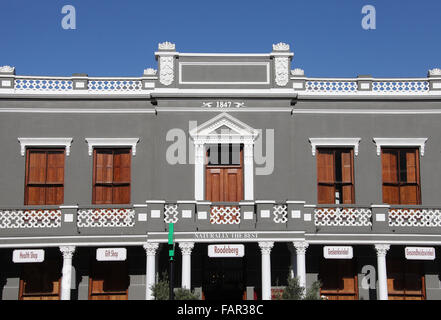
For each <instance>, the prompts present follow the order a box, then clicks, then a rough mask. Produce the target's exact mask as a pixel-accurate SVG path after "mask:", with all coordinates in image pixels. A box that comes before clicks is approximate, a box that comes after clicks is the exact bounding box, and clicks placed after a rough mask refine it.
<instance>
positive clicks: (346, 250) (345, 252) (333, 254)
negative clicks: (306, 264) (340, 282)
mask: <svg viewBox="0 0 441 320" xmlns="http://www.w3.org/2000/svg"><path fill="white" fill-rule="evenodd" d="M323 256H324V257H325V259H352V257H353V256H354V253H353V250H352V247H327V246H325V247H323Z"/></svg>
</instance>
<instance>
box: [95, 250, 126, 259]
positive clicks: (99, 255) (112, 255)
mask: <svg viewBox="0 0 441 320" xmlns="http://www.w3.org/2000/svg"><path fill="white" fill-rule="evenodd" d="M126 259H127V249H126V248H99V249H96V260H98V261H125V260H126Z"/></svg>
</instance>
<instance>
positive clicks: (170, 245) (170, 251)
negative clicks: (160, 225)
mask: <svg viewBox="0 0 441 320" xmlns="http://www.w3.org/2000/svg"><path fill="white" fill-rule="evenodd" d="M173 233H174V224H173V223H169V224H168V255H169V257H170V260H173V257H174V256H175V244H174V242H173Z"/></svg>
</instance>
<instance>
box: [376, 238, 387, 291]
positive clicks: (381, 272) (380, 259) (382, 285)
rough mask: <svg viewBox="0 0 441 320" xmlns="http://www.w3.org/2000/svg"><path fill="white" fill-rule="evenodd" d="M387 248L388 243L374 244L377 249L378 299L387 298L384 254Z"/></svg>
mask: <svg viewBox="0 0 441 320" xmlns="http://www.w3.org/2000/svg"><path fill="white" fill-rule="evenodd" d="M389 248H390V245H388V244H376V245H375V250H377V269H378V271H377V273H378V292H379V298H380V300H388V293H387V270H386V254H387V251H388V250H389Z"/></svg>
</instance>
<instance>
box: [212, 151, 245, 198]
mask: <svg viewBox="0 0 441 320" xmlns="http://www.w3.org/2000/svg"><path fill="white" fill-rule="evenodd" d="M219 150H220V152H228V153H230V152H232V149H231V148H230V149H228V148H219ZM242 156H243V153H242V148H240V159H237V160H234V156H228V155H227V156H225V154H224V155H222V154H220V155H219V159H220V160H219V161H218V162H217V161H211V162H210V161H208V164H207V165H206V168H205V180H206V188H205V198H206V200H208V201H212V202H239V201H241V200H243V165H242V164H243V161H242ZM207 157H209V151H207ZM221 158H225V159H227V160H225V161H221Z"/></svg>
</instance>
